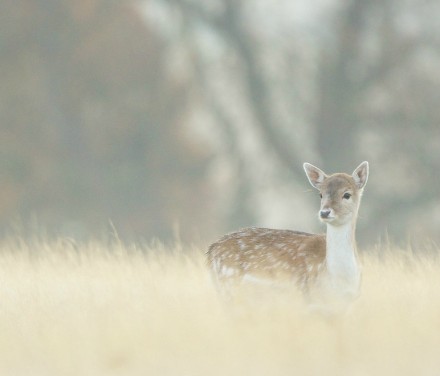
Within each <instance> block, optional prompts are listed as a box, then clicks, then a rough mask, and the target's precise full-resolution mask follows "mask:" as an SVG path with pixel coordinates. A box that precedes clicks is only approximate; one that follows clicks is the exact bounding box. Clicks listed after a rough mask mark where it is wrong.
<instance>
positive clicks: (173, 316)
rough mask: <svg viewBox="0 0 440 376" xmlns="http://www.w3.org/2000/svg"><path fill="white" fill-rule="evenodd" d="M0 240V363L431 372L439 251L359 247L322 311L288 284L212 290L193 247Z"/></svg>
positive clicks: (217, 371) (72, 371)
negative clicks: (337, 311) (352, 282)
mask: <svg viewBox="0 0 440 376" xmlns="http://www.w3.org/2000/svg"><path fill="white" fill-rule="evenodd" d="M181 248H182V247H181V246H176V247H174V248H173V249H169V248H166V247H161V246H155V247H144V246H142V247H136V246H124V245H121V244H113V245H110V246H105V245H103V244H102V243H89V244H82V245H77V244H74V243H73V242H70V241H67V240H59V241H29V242H25V241H23V240H21V239H10V240H7V241H4V242H3V243H2V244H0V375H14V376H15V375H33V376H34V375H35V376H38V375H57V376H58V375H91V376H93V375H173V376H174V375H191V376H192V375H388V376H389V375H439V374H440V261H439V260H438V259H437V258H436V256H435V254H436V253H435V252H431V253H430V255H429V256H415V255H414V253H411V252H409V251H399V250H397V249H396V250H393V249H379V250H376V251H374V252H370V253H367V254H364V255H363V265H364V266H363V272H364V274H363V289H362V295H361V297H360V298H359V300H358V301H356V303H355V304H354V305H353V307H352V309H351V311H350V312H349V313H347V314H346V315H345V316H343V317H339V318H333V319H331V320H328V319H325V318H322V317H320V316H316V315H312V314H310V313H309V312H308V311H307V308H306V307H305V306H304V304H303V302H302V300H301V298H300V297H299V295H298V294H297V293H295V292H294V291H292V292H291V293H290V292H288V293H286V292H284V293H282V294H279V293H278V292H277V291H273V293H272V292H267V291H266V293H265V294H262V295H259V294H254V295H252V296H249V297H247V298H246V299H240V297H236V298H235V299H232V300H225V299H223V298H221V297H220V296H219V295H218V294H217V292H216V290H215V288H214V286H213V284H212V283H211V279H210V276H209V273H208V271H207V269H206V267H205V265H204V258H203V252H202V250H198V249H181Z"/></svg>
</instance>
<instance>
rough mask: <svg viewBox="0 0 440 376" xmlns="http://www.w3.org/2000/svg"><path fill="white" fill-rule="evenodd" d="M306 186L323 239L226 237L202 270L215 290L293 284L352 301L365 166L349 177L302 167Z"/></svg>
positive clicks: (265, 234) (253, 233) (278, 233)
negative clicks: (317, 200)
mask: <svg viewBox="0 0 440 376" xmlns="http://www.w3.org/2000/svg"><path fill="white" fill-rule="evenodd" d="M304 169H305V171H306V174H307V177H308V179H309V181H310V183H311V184H312V186H313V187H314V188H316V189H318V190H319V192H320V195H321V208H320V211H319V218H320V220H321V221H322V222H324V223H325V224H326V225H327V233H326V234H309V233H304V232H298V231H291V230H274V229H266V228H255V227H253V228H246V229H242V230H240V231H237V232H234V233H231V234H227V235H225V236H223V237H222V238H221V239H220V240H218V241H217V242H215V243H213V244H212V245H211V246H210V247H209V250H208V252H207V256H208V264H209V265H210V266H211V269H212V271H213V274H214V276H215V277H216V280H217V281H218V283H219V284H220V285H224V284H228V285H229V284H231V283H239V282H246V281H248V282H257V283H269V284H271V283H279V282H282V283H284V282H287V283H294V284H296V285H297V286H298V287H299V288H300V289H301V290H302V291H304V292H306V293H308V294H309V293H314V292H316V291H318V292H319V293H320V294H324V295H325V296H326V297H331V298H333V297H337V298H338V299H339V298H342V299H348V300H350V299H353V298H354V297H356V296H357V295H358V291H359V287H360V279H361V271H360V266H359V262H358V257H357V251H356V241H355V229H356V220H357V214H358V209H359V204H360V199H361V196H362V192H363V188H364V186H365V184H366V182H367V179H368V163H367V162H363V163H362V164H361V165H360V166H359V167H358V168H356V170H355V171H354V172H353V174H352V175H348V174H342V173H339V174H333V175H330V176H328V175H326V174H325V173H324V172H323V171H321V170H320V169H318V168H317V167H315V166H312V165H310V164H308V163H305V164H304Z"/></svg>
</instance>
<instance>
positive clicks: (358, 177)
mask: <svg viewBox="0 0 440 376" xmlns="http://www.w3.org/2000/svg"><path fill="white" fill-rule="evenodd" d="M368 172H369V166H368V162H366V161H365V162H362V163H361V164H360V165H359V166H358V167H357V168H356V170H354V171H353V175H352V176H353V179H354V181H355V183H356V185H357V187H358V188H359V189H362V188H364V187H365V184H367V180H368Z"/></svg>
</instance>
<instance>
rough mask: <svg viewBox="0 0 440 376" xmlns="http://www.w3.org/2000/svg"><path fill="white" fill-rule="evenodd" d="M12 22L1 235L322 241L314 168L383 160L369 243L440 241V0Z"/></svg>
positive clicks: (0, 99)
mask: <svg viewBox="0 0 440 376" xmlns="http://www.w3.org/2000/svg"><path fill="white" fill-rule="evenodd" d="M0 17H1V19H0V71H1V82H0V230H1V231H2V232H3V233H7V232H8V231H11V228H12V229H13V228H14V226H22V227H25V228H27V227H30V228H31V227H32V226H41V227H42V228H45V229H47V231H48V232H49V233H50V234H54V235H61V236H72V237H74V238H78V239H84V238H89V237H95V236H100V234H102V233H105V232H106V231H113V230H114V229H116V231H117V232H118V234H119V236H120V237H121V238H126V239H146V240H148V239H152V238H157V239H161V240H164V241H168V240H170V239H173V238H174V237H176V236H179V237H181V238H182V239H183V240H184V241H190V242H192V241H203V242H204V241H213V240H215V239H216V238H217V237H218V236H220V235H221V234H222V233H224V232H226V231H230V230H233V229H237V228H239V227H245V226H254V225H256V226H266V227H276V228H292V229H297V230H303V231H324V228H323V227H322V225H320V224H319V221H318V220H317V214H316V213H317V211H318V208H319V196H318V194H317V192H316V191H314V190H313V189H312V188H311V187H310V186H309V183H308V181H307V179H306V177H305V175H304V172H303V170H302V163H303V162H304V161H308V162H310V163H313V164H315V165H317V166H318V167H320V168H322V169H324V170H325V171H326V172H328V173H332V172H349V173H351V172H352V171H353V170H354V168H355V167H356V166H357V165H358V164H359V163H360V162H362V161H363V160H368V161H369V162H370V179H369V182H368V185H367V187H366V189H365V195H364V199H363V203H362V205H361V211H360V219H359V222H358V231H357V232H358V237H359V239H360V242H361V244H363V245H365V246H366V245H370V246H371V245H374V244H376V243H378V242H379V241H383V240H384V239H388V238H391V239H392V240H393V241H396V242H399V243H404V244H406V243H408V242H412V241H413V239H419V240H420V239H421V240H422V241H428V239H429V241H433V242H436V241H440V234H439V231H438V228H439V225H440V201H439V194H440V179H439V177H438V172H439V168H440V124H439V123H440V23H439V22H438V19H439V17H440V3H439V2H438V1H434V0H426V1H422V2H421V1H415V0H381V1H376V0H369V1H367V0H313V1H310V0H296V1H292V0H278V1H276V2H274V1H269V0H203V1H201V0H192V1H191V0H145V1H140V0H139V1H130V0H125V1H122V0H119V1H112V0H2V1H1V3H0ZM36 224H37V225H36ZM109 227H111V228H110V229H109Z"/></svg>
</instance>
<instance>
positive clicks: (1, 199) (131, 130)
mask: <svg viewBox="0 0 440 376" xmlns="http://www.w3.org/2000/svg"><path fill="white" fill-rule="evenodd" d="M136 4H137V3H136V2H134V1H125V2H115V1H107V0H33V1H28V0H17V1H4V2H2V3H1V5H0V14H1V15H2V20H1V28H2V29H1V34H0V48H1V49H0V67H1V71H2V72H4V74H3V77H4V79H3V83H2V85H1V87H0V116H1V125H0V150H1V162H0V173H1V176H2V183H1V184H0V220H1V221H0V223H1V224H2V226H3V227H5V226H6V225H7V224H8V223H9V222H10V221H11V220H12V218H14V217H15V216H17V217H19V218H21V219H22V220H24V221H26V219H27V218H29V217H31V216H33V215H35V216H36V217H37V219H38V221H40V222H41V225H43V226H49V227H50V228H53V229H54V231H62V232H65V233H72V234H73V235H77V236H79V235H90V234H92V233H96V231H98V230H99V229H102V228H103V227H104V226H106V224H107V223H108V221H109V220H111V221H112V222H113V223H114V225H115V227H116V228H117V230H118V231H120V233H121V235H136V236H142V237H145V238H150V237H159V238H170V237H172V236H173V235H174V234H173V231H174V230H173V224H180V226H181V231H182V233H183V234H184V235H185V234H186V235H189V234H190V233H191V231H193V230H194V229H196V228H198V229H199V231H203V229H205V228H209V227H210V221H209V220H208V219H207V218H212V216H209V215H207V214H208V213H209V210H210V207H209V202H210V199H209V187H208V185H207V184H206V183H205V181H206V179H204V171H205V170H206V162H207V160H208V157H209V151H208V148H205V147H202V146H201V145H200V144H199V143H197V142H196V141H194V140H192V139H191V137H190V136H188V132H186V119H187V117H188V115H187V114H188V105H187V102H188V88H187V83H186V82H185V78H184V77H178V76H177V75H173V74H172V72H170V71H169V64H168V61H167V59H168V56H167V53H166V50H165V48H164V42H163V41H162V40H161V37H160V36H159V35H157V34H156V33H155V32H153V31H152V29H150V28H149V27H148V26H147V25H146V23H145V20H144V19H142V18H141V17H140V14H139V11H138V10H137V8H136V7H135V5H136ZM211 227H212V226H211Z"/></svg>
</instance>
